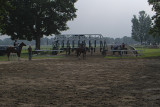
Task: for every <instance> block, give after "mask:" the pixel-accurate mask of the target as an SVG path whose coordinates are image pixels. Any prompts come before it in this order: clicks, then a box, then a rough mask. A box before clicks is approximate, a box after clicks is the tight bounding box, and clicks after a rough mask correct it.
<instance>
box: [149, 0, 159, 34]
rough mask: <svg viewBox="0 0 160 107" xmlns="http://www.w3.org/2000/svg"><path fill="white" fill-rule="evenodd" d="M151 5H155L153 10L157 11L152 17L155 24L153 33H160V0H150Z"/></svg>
mask: <svg viewBox="0 0 160 107" xmlns="http://www.w3.org/2000/svg"><path fill="white" fill-rule="evenodd" d="M148 2H149V4H150V5H153V7H152V10H153V11H155V13H156V14H155V15H154V16H153V17H152V20H153V25H152V28H151V33H154V32H156V33H159V35H160V5H159V3H160V1H159V0H148Z"/></svg>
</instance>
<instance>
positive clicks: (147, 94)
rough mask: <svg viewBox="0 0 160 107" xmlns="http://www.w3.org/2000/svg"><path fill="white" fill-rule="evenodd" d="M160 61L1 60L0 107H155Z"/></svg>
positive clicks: (159, 87)
mask: <svg viewBox="0 0 160 107" xmlns="http://www.w3.org/2000/svg"><path fill="white" fill-rule="evenodd" d="M159 106H160V58H157V59H152V58H151V59H105V58H103V57H101V56H96V57H94V56H90V57H88V58H87V59H86V60H82V59H81V60H79V59H77V58H76V57H74V56H69V57H66V58H59V59H43V60H33V61H24V60H21V61H19V62H13V61H10V62H0V107H159Z"/></svg>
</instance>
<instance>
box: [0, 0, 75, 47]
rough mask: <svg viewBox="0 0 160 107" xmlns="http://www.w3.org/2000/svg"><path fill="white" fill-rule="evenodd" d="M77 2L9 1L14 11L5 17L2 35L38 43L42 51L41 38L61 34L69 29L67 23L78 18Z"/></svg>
mask: <svg viewBox="0 0 160 107" xmlns="http://www.w3.org/2000/svg"><path fill="white" fill-rule="evenodd" d="M76 1H77V0H9V2H10V4H11V5H12V6H13V7H14V10H11V9H10V10H9V14H8V15H7V16H4V18H3V20H2V24H3V25H5V26H4V27H2V32H1V33H2V34H6V35H9V36H11V39H13V40H14V39H27V40H29V41H31V40H35V41H36V48H37V49H40V38H42V37H43V36H44V35H45V36H49V35H51V34H59V33H60V32H61V31H64V30H67V29H69V28H68V27H67V24H66V23H67V22H68V21H69V20H73V19H74V18H76V14H75V12H76V8H75V7H74V4H75V2H76Z"/></svg>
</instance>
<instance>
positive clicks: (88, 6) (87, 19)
mask: <svg viewBox="0 0 160 107" xmlns="http://www.w3.org/2000/svg"><path fill="white" fill-rule="evenodd" d="M76 8H77V9H78V11H77V18H76V19H74V20H73V21H70V22H68V26H69V27H70V29H69V30H67V31H65V32H62V33H64V34H77V33H78V34H84V33H85V34H88V33H91V34H95V33H96V34H97V33H100V34H102V35H103V36H107V37H113V38H117V37H123V36H131V29H132V23H131V19H132V18H133V15H138V14H139V11H142V10H144V11H146V13H147V14H149V15H150V16H153V14H154V12H153V11H151V10H152V9H151V6H149V4H148V2H147V0H78V2H77V3H76Z"/></svg>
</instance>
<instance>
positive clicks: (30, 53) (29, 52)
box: [28, 45, 32, 60]
mask: <svg viewBox="0 0 160 107" xmlns="http://www.w3.org/2000/svg"><path fill="white" fill-rule="evenodd" d="M28 59H29V60H31V59H32V47H31V45H29V47H28Z"/></svg>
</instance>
